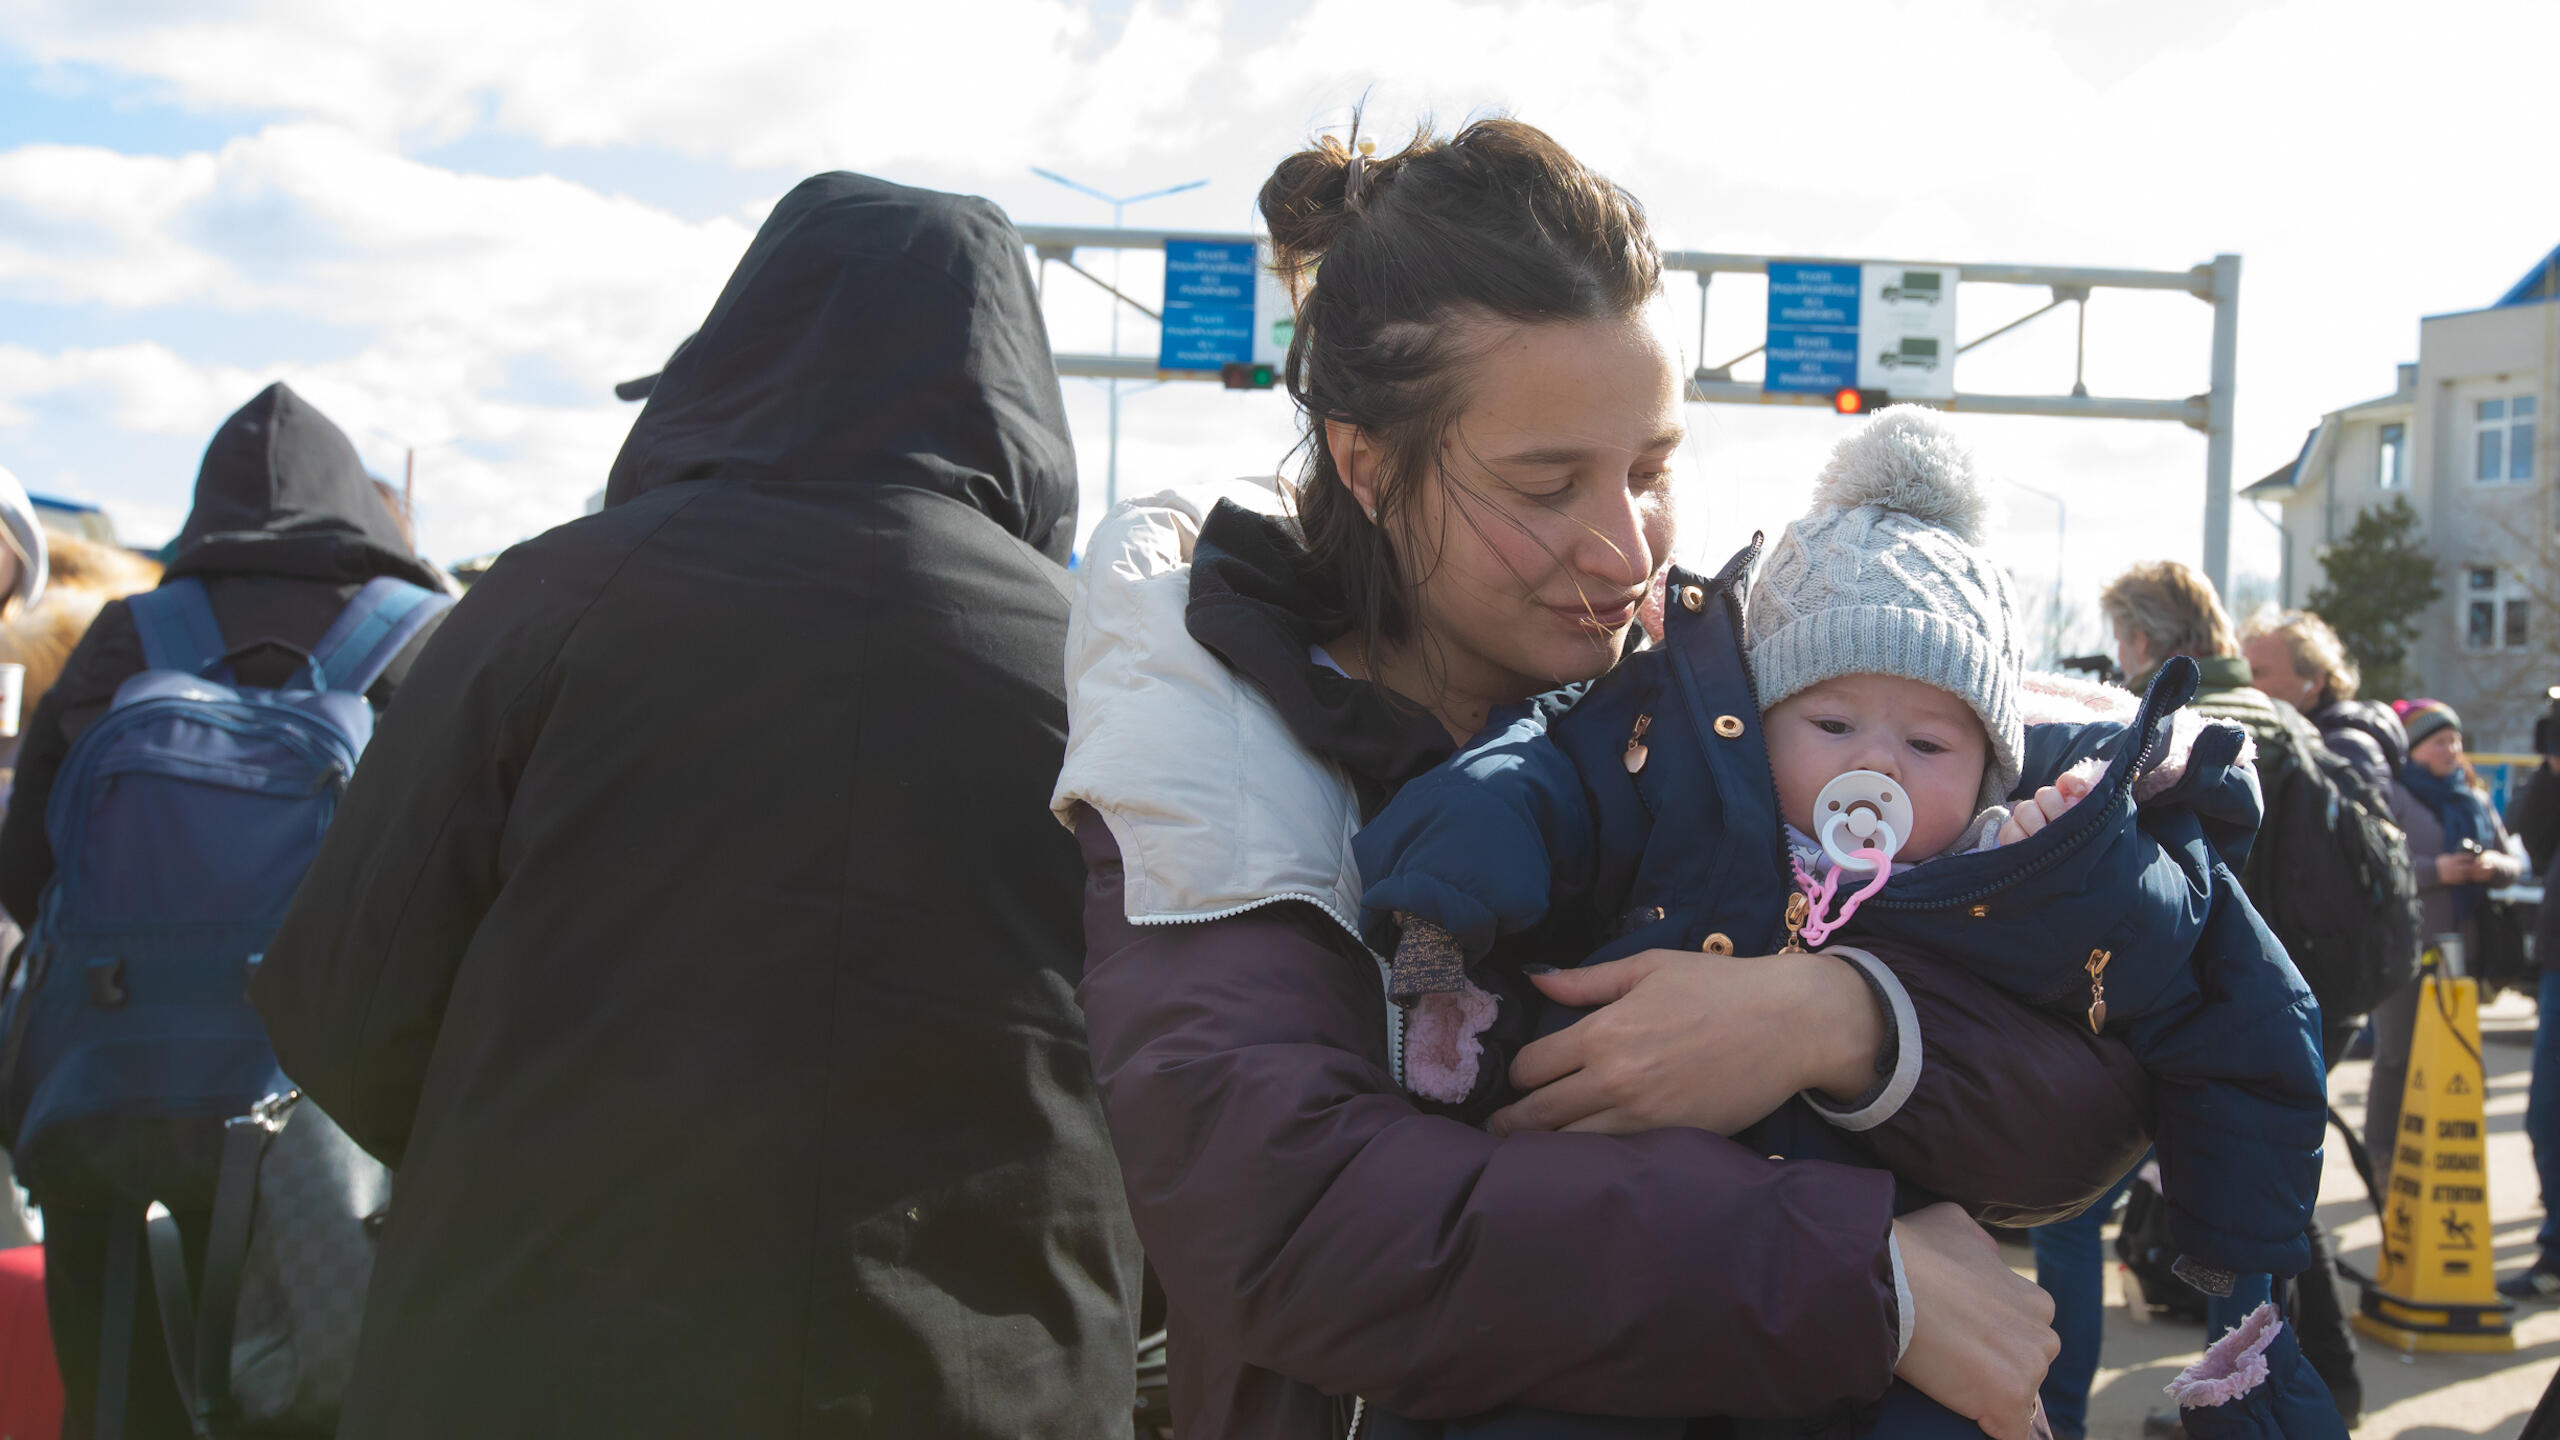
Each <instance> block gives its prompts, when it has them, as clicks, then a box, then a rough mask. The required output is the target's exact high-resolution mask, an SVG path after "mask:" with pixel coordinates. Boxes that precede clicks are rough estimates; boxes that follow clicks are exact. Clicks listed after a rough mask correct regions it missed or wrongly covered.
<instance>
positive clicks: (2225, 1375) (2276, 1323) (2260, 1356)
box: [2169, 1305, 2284, 1410]
mask: <svg viewBox="0 0 2560 1440" xmlns="http://www.w3.org/2000/svg"><path fill="white" fill-rule="evenodd" d="M2283 1329H2284V1321H2283V1320H2281V1319H2279V1318H2277V1316H2276V1307H2275V1306H2273V1305H2261V1306H2259V1307H2258V1308H2257V1309H2255V1310H2252V1311H2250V1312H2249V1318H2248V1319H2246V1320H2243V1321H2241V1322H2240V1328H2238V1329H2236V1330H2234V1331H2232V1332H2231V1333H2230V1334H2228V1335H2225V1336H2223V1337H2222V1338H2221V1339H2219V1340H2216V1341H2214V1342H2213V1344H2212V1346H2211V1347H2210V1348H2208V1349H2207V1350H2206V1351H2205V1352H2204V1358H2203V1359H2201V1360H2198V1361H2197V1362H2196V1363H2194V1364H2193V1365H2190V1366H2188V1367H2187V1368H2186V1369H2184V1370H2181V1371H2179V1372H2178V1378H2177V1379H2175V1380H2172V1381H2170V1382H2169V1393H2170V1394H2171V1395H2174V1396H2176V1397H2177V1400H2178V1408H2179V1409H2181V1410H2199V1409H2203V1408H2204V1407H2206V1406H2209V1405H2225V1404H2229V1403H2230V1402H2231V1401H2234V1400H2237V1399H2239V1398H2240V1397H2241V1396H2243V1395H2246V1394H2248V1393H2249V1392H2250V1391H2252V1390H2255V1389H2257V1388H2258V1387H2259V1386H2261V1385H2263V1384H2265V1383H2267V1347H2268V1346H2269V1345H2272V1344H2274V1343H2275V1338H2276V1336H2277V1335H2278V1334H2279V1333H2281V1332H2282V1331H2283Z"/></svg>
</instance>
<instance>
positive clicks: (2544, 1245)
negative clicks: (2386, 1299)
mask: <svg viewBox="0 0 2560 1440" xmlns="http://www.w3.org/2000/svg"><path fill="white" fill-rule="evenodd" d="M2552 698H2553V700H2555V701H2560V693H2554V694H2553V696H2552ZM2533 740H2534V748H2536V749H2537V750H2539V751H2541V752H2542V764H2541V765H2540V766H2538V767H2536V768H2535V770H2534V772H2533V778H2532V779H2531V780H2529V781H2527V782H2526V784H2525V787H2524V793H2523V794H2522V795H2520V796H2518V797H2516V800H2515V802H2514V803H2513V804H2512V805H2510V806H2509V807H2508V811H2507V814H2508V816H2509V818H2510V819H2512V820H2513V821H2514V824H2515V833H2516V838H2517V839H2518V840H2521V841H2523V842H2524V848H2525V854H2526V857H2527V858H2528V860H2530V862H2531V863H2532V866H2533V873H2534V874H2537V875H2540V876H2541V877H2542V891H2543V895H2544V896H2545V897H2546V898H2545V899H2544V901H2543V903H2542V904H2541V905H2539V906H2536V907H2535V910H2536V914H2535V917H2534V925H2533V953H2534V955H2535V956H2536V957H2538V958H2540V959H2541V960H2542V961H2543V963H2542V966H2541V970H2542V981H2541V989H2540V990H2539V992H2538V993H2537V995H2536V997H2535V1004H2534V1017H2535V1018H2534V1031H2533V1078H2532V1081H2531V1083H2530V1084H2529V1086H2528V1087H2527V1089H2526V1092H2525V1110H2524V1133H2525V1138H2526V1139H2528V1140H2530V1141H2531V1142H2532V1143H2533V1169H2534V1176H2535V1178H2536V1179H2537V1180H2538V1181H2539V1182H2540V1183H2541V1190H2542V1230H2541V1233H2540V1234H2538V1235H2536V1236H2535V1237H2534V1260H2533V1263H2532V1264H2531V1265H2528V1266H2526V1267H2525V1268H2524V1269H2523V1270H2520V1271H2518V1272H2517V1273H2515V1274H2513V1275H2510V1276H2508V1277H2507V1278H2506V1279H2504V1280H2502V1281H2500V1282H2498V1293H2499V1294H2501V1295H2504V1296H2506V1297H2507V1298H2508V1299H2510V1300H2534V1301H2550V1300H2555V1299H2560V1026H2551V1025H2545V1024H2543V1023H2541V1021H2542V1017H2544V1016H2548V1015H2552V1014H2560V963H2555V961H2554V959H2553V958H2552V957H2560V904H2554V903H2552V901H2551V900H2550V899H2549V898H2548V897H2549V895H2550V894H2551V889H2552V886H2553V885H2554V884H2555V883H2560V754H2555V753H2554V751H2555V750H2560V704H2555V705H2554V706H2553V707H2552V710H2551V712H2550V713H2549V714H2547V715H2545V716H2544V717H2543V718H2542V719H2541V720H2539V721H2536V722H2535V724H2534V727H2533Z"/></svg>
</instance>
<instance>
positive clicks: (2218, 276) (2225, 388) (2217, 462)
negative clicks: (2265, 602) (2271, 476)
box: [2204, 255, 2240, 603]
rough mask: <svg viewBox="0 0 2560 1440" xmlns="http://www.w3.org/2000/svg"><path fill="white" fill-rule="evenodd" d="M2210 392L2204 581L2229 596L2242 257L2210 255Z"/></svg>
mask: <svg viewBox="0 0 2560 1440" xmlns="http://www.w3.org/2000/svg"><path fill="white" fill-rule="evenodd" d="M2212 273H2213V290H2212V299H2213V389H2212V390H2211V391H2209V392H2208V393H2207V395H2206V398H2205V429H2204V577H2205V578H2206V579H2207V580H2210V581H2212V582H2213V588H2214V590H2215V591H2216V592H2217V593H2219V594H2220V595H2221V596H2222V597H2223V599H2224V600H2225V602H2226V603H2227V602H2228V601H2229V599H2230V596H2231V415H2232V408H2233V402H2234V400H2235V398H2236V392H2237V390H2238V387H2239V369H2240V257H2239V256H2237V255H2216V256H2214V257H2213V272H2212Z"/></svg>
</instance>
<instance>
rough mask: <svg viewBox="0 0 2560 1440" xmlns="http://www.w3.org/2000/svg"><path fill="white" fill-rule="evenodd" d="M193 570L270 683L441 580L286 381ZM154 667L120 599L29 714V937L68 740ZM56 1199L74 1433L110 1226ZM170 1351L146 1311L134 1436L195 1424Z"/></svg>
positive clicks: (372, 696)
mask: <svg viewBox="0 0 2560 1440" xmlns="http://www.w3.org/2000/svg"><path fill="white" fill-rule="evenodd" d="M6 510H7V507H6V506H5V504H0V526H4V527H5V528H6V530H7V531H8V533H9V535H10V536H12V537H15V536H16V535H17V533H18V532H17V527H16V526H15V525H14V524H13V523H6ZM11 558H12V559H16V558H18V557H17V555H16V554H15V553H13V554H12V557H11ZM20 563H21V564H22V565H26V562H24V561H21V562H20ZM26 568H28V569H33V568H34V567H33V566H32V565H26ZM37 573H38V574H41V571H38V572H37ZM183 576H194V577H196V578H198V579H200V580H201V581H203V583H204V587H205V592H206V594H207V596H208V597H209V598H210V599H211V601H212V604H213V612H214V617H215V619H216V621H217V622H218V623H219V624H220V626H221V628H222V633H223V635H224V636H225V637H227V638H228V639H229V640H230V641H231V642H232V643H234V644H238V645H240V646H242V647H244V648H243V649H242V650H241V651H240V652H239V653H238V654H236V655H235V656H234V657H233V659H232V662H231V663H232V671H233V674H234V675H235V676H236V677H237V678H238V680H239V682H240V683H241V684H243V685H251V686H265V687H273V686H280V685H285V684H288V683H290V682H291V680H292V678H293V677H294V676H295V675H296V674H298V673H299V672H300V671H301V669H302V666H303V663H304V657H303V654H302V651H304V650H307V649H309V648H310V647H311V646H312V645H314V644H315V643H317V642H318V640H319V639H320V637H321V635H322V634H323V633H324V632H326V631H327V630H328V628H329V625H330V623H331V622H332V621H334V620H336V619H337V617H338V612H339V611H340V610H342V609H344V608H345V607H346V604H347V602H348V601H349V600H351V599H353V598H354V597H355V594H356V592H357V591H358V590H360V589H362V588H363V587H364V584H365V582H367V581H369V580H372V579H374V578H375V577H377V576H391V577H394V578H397V579H401V580H406V581H409V582H411V583H413V584H418V585H427V586H433V585H435V584H436V579H435V574H434V571H433V570H431V569H430V568H429V567H428V566H427V564H426V562H424V561H422V560H420V559H419V558H418V557H417V556H416V555H415V554H413V553H411V551H410V548H409V546H408V544H407V542H406V541H405V540H404V539H403V538H402V537H401V534H400V531H399V529H398V527H397V525H396V524H395V523H394V522H393V520H392V517H391V514H390V512H389V511H387V510H385V509H383V508H382V502H381V501H380V500H379V499H378V498H377V497H376V496H375V494H374V490H373V482H372V481H371V480H370V479H368V478H367V477H366V475H365V470H364V465H363V462H361V461H360V460H359V459H357V457H356V449H355V446H354V445H353V444H352V443H350V442H349V441H348V439H347V436H346V433H345V432H344V431H342V430H340V429H339V428H338V427H337V426H336V425H335V424H333V423H331V421H330V420H329V417H328V416H326V415H323V414H321V413H320V411H319V410H317V409H315V408H313V406H312V405H311V403H310V402H309V401H307V400H305V399H303V398H302V397H301V396H300V395H297V394H295V393H294V392H293V390H292V389H291V388H289V387H287V386H285V385H283V384H281V383H279V384H275V385H270V386H268V387H267V388H266V389H264V390H262V391H260V392H258V394H257V396H256V397H255V398H253V399H251V400H250V401H249V403H248V404H246V405H243V406H241V407H240V408H239V409H238V410H237V411H235V412H233V413H232V415H231V418H230V419H228V420H225V421H224V422H223V423H222V428H221V429H219V430H217V431H215V432H214V436H213V443H212V444H210V445H208V446H207V447H206V448H205V453H204V464H203V466H202V468H201V469H199V470H198V471H197V474H196V492H195V506H194V508H193V509H192V510H190V511H189V512H188V514H187V521H186V524H185V526H184V527H182V528H181V529H180V530H179V532H178V539H177V543H176V545H175V547H174V554H173V555H172V556H171V559H170V561H169V565H168V569H167V571H166V573H165V576H164V579H177V578H180V577H183ZM433 623H434V622H430V624H429V627H428V629H427V630H426V631H425V632H423V633H422V634H421V635H420V636H419V638H418V639H417V640H415V641H413V642H411V644H410V645H409V646H408V647H407V648H405V649H403V650H402V651H401V652H400V654H399V655H398V656H397V657H395V658H394V659H393V660H392V661H391V663H390V665H389V667H388V668H386V669H385V670H384V671H383V672H382V677H381V678H380V679H379V680H377V681H376V682H375V683H374V685H373V687H372V689H370V690H369V691H367V692H366V698H367V699H368V700H370V701H371V702H372V703H373V705H374V707H375V708H376V709H377V710H379V709H381V708H382V707H384V706H387V705H389V704H390V703H391V698H392V696H393V695H394V694H396V693H397V692H398V691H399V690H400V688H401V687H402V685H403V684H404V682H405V680H406V677H407V675H408V673H409V668H410V666H411V665H412V664H413V663H414V662H415V660H416V658H417V655H418V653H419V652H420V650H422V649H423V648H424V646H425V643H426V638H427V636H428V635H431V634H432V633H433ZM297 647H298V648H297ZM143 668H144V667H143V656H142V638H141V635H140V633H139V632H138V631H136V629H135V628H134V622H133V616H132V613H131V611H129V610H128V609H127V608H126V604H125V602H124V601H123V600H110V601H108V602H107V603H106V604H105V605H104V606H103V607H101V608H100V609H99V611H98V618H97V619H96V621H95V622H93V623H92V624H91V625H90V626H89V630H88V633H87V634H86V635H84V636H82V637H81V640H80V643H79V645H78V647H77V648H75V649H74V650H73V651H72V652H71V658H70V659H69V660H68V661H66V662H65V663H64V665H63V669H62V675H61V678H60V679H59V680H57V681H56V682H55V683H54V685H53V688H52V689H50V690H48V691H47V692H45V696H44V699H43V700H42V701H41V702H39V703H38V704H37V706H36V709H35V713H34V715H33V716H31V717H30V718H29V719H28V721H27V724H26V726H25V732H26V733H25V735H24V736H23V737H22V740H21V743H20V747H19V751H18V770H17V780H16V785H15V788H14V790H13V792H12V794H11V797H10V805H9V814H8V819H7V820H6V821H5V822H0V905H5V906H6V907H7V908H8V911H9V914H10V915H11V916H12V917H14V918H15V919H16V920H17V921H18V922H19V923H20V924H22V925H24V926H25V927H26V928H27V929H28V930H30V931H32V930H33V929H34V928H35V925H36V919H37V915H38V912H39V910H40V908H41V906H42V904H43V898H44V892H45V886H46V884H47V882H49V881H50V880H52V878H53V871H54V853H53V842H52V839H51V837H50V836H49V835H48V834H47V833H46V830H45V811H46V808H47V805H48V803H49V802H50V801H51V799H52V795H53V784H54V779H55V777H56V776H57V775H58V774H59V773H60V771H61V769H62V765H63V760H64V758H65V757H66V756H67V755H68V754H69V752H70V749H71V745H72V742H74V741H76V740H78V739H79V738H80V735H81V733H82V732H84V731H85V730H87V729H88V728H89V726H90V725H91V724H93V723H95V722H96V721H97V719H98V718H99V717H100V716H102V715H104V714H105V713H106V711H107V708H108V706H109V705H110V704H111V703H112V702H113V701H114V699H115V695H116V691H117V689H118V688H119V687H121V686H122V685H123V684H124V682H125V681H126V680H128V679H131V678H132V677H133V676H135V675H137V674H139V673H141V671H142V669H143ZM44 1198H45V1197H43V1196H42V1195H38V1196H37V1197H36V1199H37V1201H38V1204H39V1206H40V1207H41V1208H42V1209H43V1211H44V1219H45V1290H46V1304H47V1309H48V1311H49V1312H50V1317H51V1320H52V1326H53V1334H54V1348H55V1352H56V1356H57V1359H58V1361H59V1363H60V1366H61V1370H62V1380H63V1391H64V1398H65V1401H66V1411H65V1420H64V1425H65V1431H64V1433H66V1434H87V1433H88V1431H89V1428H90V1425H91V1423H92V1421H91V1417H90V1408H91V1406H92V1404H93V1403H94V1401H95V1398H96V1394H97V1380H96V1372H97V1364H98V1354H97V1349H96V1346H97V1341H96V1338H95V1337H96V1336H97V1334H98V1331H99V1328H100V1319H101V1316H100V1311H99V1303H100V1296H101V1294H102V1287H103V1281H104V1273H105V1263H106V1243H107V1222H106V1218H105V1217H104V1216H103V1215H93V1214H88V1213H84V1212H81V1211H78V1210H74V1209H71V1208H67V1207H65V1206H63V1205H61V1204H53V1205H45V1204H43V1201H44ZM178 1219H179V1224H180V1228H181V1229H182V1230H186V1231H188V1232H189V1240H190V1245H189V1249H190V1253H192V1254H201V1253H202V1246H201V1243H200V1241H201V1237H202V1226H203V1219H204V1217H203V1215H202V1214H201V1213H200V1212H199V1213H190V1214H184V1215H180V1216H179V1217H178ZM162 1345H163V1342H162V1340H161V1337H160V1335H159V1322H158V1319H157V1318H156V1316H154V1315H152V1314H151V1311H150V1307H148V1306H144V1307H141V1309H140V1310H139V1311H138V1313H137V1316H136V1325H135V1339H134V1349H133V1360H132V1368H131V1371H130V1374H131V1376H132V1381H131V1385H132V1388H131V1390H130V1392H129V1399H128V1404H129V1406H130V1410H129V1412H128V1414H127V1417H126V1432H127V1434H129V1435H133V1436H137V1437H145V1436H157V1435H170V1436H185V1435H188V1434H191V1433H192V1428H191V1426H190V1424H189V1422H188V1420H187V1417H186V1412H185V1409H184V1408H183V1406H182V1404H181V1402H180V1401H179V1399H178V1394H177V1390H176V1387H175V1385H174V1384H173V1383H172V1381H171V1379H170V1376H169V1365H168V1360H167V1356H166V1352H165V1351H164V1350H163V1348H162Z"/></svg>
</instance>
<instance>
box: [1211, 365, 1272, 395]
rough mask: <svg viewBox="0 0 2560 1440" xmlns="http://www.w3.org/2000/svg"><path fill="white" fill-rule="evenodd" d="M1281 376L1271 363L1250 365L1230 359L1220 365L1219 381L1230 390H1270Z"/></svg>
mask: <svg viewBox="0 0 2560 1440" xmlns="http://www.w3.org/2000/svg"><path fill="white" fill-rule="evenodd" d="M1278 378H1280V377H1279V376H1278V374H1276V373H1275V372H1274V370H1273V367H1271V366H1269V365H1259V364H1256V365H1248V364H1245V363H1244V362H1242V361H1240V360H1230V361H1228V362H1227V363H1226V364H1224V365H1221V366H1219V367H1218V380H1219V383H1221V384H1223V385H1225V386H1226V387H1227V388H1228V389H1230V390H1268V389H1270V388H1271V385H1272V382H1273V381H1275V380H1277V379H1278Z"/></svg>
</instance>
